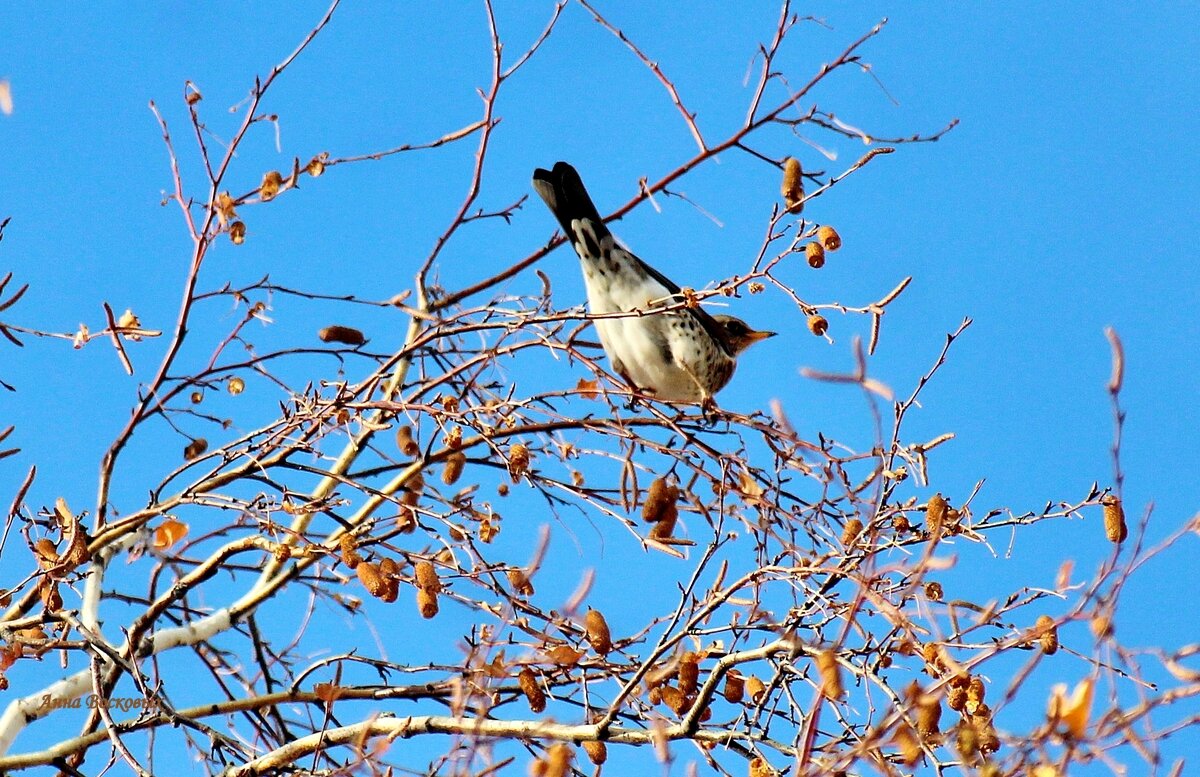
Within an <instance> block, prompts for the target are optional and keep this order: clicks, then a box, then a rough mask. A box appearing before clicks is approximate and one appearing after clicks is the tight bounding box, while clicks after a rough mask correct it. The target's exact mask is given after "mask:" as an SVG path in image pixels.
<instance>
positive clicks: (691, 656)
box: [678, 651, 700, 696]
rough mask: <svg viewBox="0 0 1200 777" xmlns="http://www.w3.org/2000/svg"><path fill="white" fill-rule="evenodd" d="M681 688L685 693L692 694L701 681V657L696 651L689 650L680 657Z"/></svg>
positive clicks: (679, 675) (679, 674)
mask: <svg viewBox="0 0 1200 777" xmlns="http://www.w3.org/2000/svg"><path fill="white" fill-rule="evenodd" d="M678 677H679V690H681V691H683V692H684V694H685V695H688V696H690V695H692V694H694V693H695V692H696V689H697V688H698V687H699V681H700V657H699V656H697V655H696V654H695V653H692V652H690V651H689V652H687V653H684V654H683V656H682V657H681V658H680V659H679V671H678Z"/></svg>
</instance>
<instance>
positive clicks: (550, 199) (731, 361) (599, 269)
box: [533, 162, 775, 405]
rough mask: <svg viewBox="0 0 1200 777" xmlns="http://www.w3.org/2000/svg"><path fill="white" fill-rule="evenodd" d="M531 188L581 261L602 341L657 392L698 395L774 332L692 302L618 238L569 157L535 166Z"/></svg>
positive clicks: (614, 359)
mask: <svg viewBox="0 0 1200 777" xmlns="http://www.w3.org/2000/svg"><path fill="white" fill-rule="evenodd" d="M533 188H534V190H535V191H537V193H538V195H539V196H540V197H541V198H542V199H543V200H545V202H546V205H548V206H549V207H550V210H551V212H553V213H554V217H555V218H556V219H558V223H559V224H561V225H562V228H563V234H564V235H565V236H566V238H567V239H568V240H569V241H571V244H572V245H574V246H575V253H577V254H579V259H580V261H581V263H582V265H583V280H584V284H585V285H586V286H587V296H588V307H589V309H590V310H591V312H592V313H593V314H608V313H633V315H628V316H614V317H603V318H597V319H595V325H596V331H597V332H598V333H599V334H600V343H601V344H602V345H603V346H604V352H605V353H606V354H608V358H609V361H610V362H611V363H612V366H613V369H614V370H615V371H616V372H617V374H619V375H620V376H621V377H623V378H624V379H625V380H626V382H628V383H629V384H630V385H631V386H633V387H634V388H636V389H640V390H641V391H643V392H645V393H646V394H648V395H651V396H653V397H654V398H656V399H661V400H665V401H668V402H697V401H698V402H701V403H703V404H705V405H708V404H710V403H711V402H712V396H713V395H714V394H716V393H717V392H718V391H720V390H721V389H722V388H723V387H724V386H725V384H726V383H728V382H729V379H730V378H731V377H733V369H734V366H735V365H736V364H737V357H738V354H740V353H741V352H742V351H744V350H745V349H746V348H748V347H750V346H751V345H753V344H754V343H756V342H758V341H759V340H763V339H765V338H768V337H771V336H772V335H774V334H775V333H774V332H760V331H757V330H754V329H751V328H750V327H749V326H747V324H746V323H745V322H744V321H742V320H741V319H738V318H734V317H733V316H724V315H717V316H714V315H710V314H709V313H708V312H707V311H705V310H704V309H703V308H701V307H699V306H697V305H692V306H689V307H676V308H675V309H673V310H658V311H657V312H656V309H660V308H664V307H670V306H672V305H676V306H677V305H678V304H679V303H682V302H684V301H685V297H684V295H683V293H682V292H681V290H680V288H679V286H678V285H676V284H675V283H673V282H672V281H671V280H670V279H669V278H667V277H666V276H665V275H663V274H662V273H660V272H659V271H658V270H656V269H654V268H653V267H651V266H650V265H648V264H646V263H645V262H643V261H642V260H641V259H639V258H637V257H636V256H634V255H633V254H632V253H631V252H630V251H628V250H627V249H625V248H623V247H622V246H620V245H619V244H618V243H617V241H616V239H615V238H614V237H613V235H612V233H611V232H609V231H608V228H607V227H605V226H604V222H603V221H602V220H601V218H600V213H599V212H598V211H597V210H596V206H595V205H593V204H592V199H591V197H589V196H588V193H587V189H585V188H584V186H583V181H582V180H581V179H580V177H579V173H577V172H576V171H575V168H574V167H571V166H570V165H569V164H567V163H566V162H559V163H557V164H556V165H554V169H553V170H542V169H541V168H538V169H537V170H534V171H533Z"/></svg>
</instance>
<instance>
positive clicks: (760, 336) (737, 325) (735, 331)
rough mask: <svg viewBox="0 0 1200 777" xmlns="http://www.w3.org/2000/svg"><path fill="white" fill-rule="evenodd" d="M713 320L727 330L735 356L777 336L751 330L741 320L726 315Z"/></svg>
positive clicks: (772, 333) (727, 338) (726, 336)
mask: <svg viewBox="0 0 1200 777" xmlns="http://www.w3.org/2000/svg"><path fill="white" fill-rule="evenodd" d="M713 318H714V319H716V321H717V323H718V324H720V325H721V328H722V329H723V330H725V338H726V340H727V341H728V342H729V347H731V348H732V349H733V353H734V355H737V354H739V353H741V352H742V351H744V350H746V349H747V348H749V347H750V346H752V345H754V344H755V343H757V342H758V341H759V340H766V339H767V338H768V337H774V336H775V333H774V332H762V331H759V330H757V329H751V328H750V326H749V325H748V324H747V323H746V322H745V321H743V320H741V319H740V318H734V317H733V316H726V315H717V316H713Z"/></svg>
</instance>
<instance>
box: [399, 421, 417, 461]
mask: <svg viewBox="0 0 1200 777" xmlns="http://www.w3.org/2000/svg"><path fill="white" fill-rule="evenodd" d="M396 447H397V448H399V449H400V452H401V453H403V454H404V455H405V456H416V455H417V454H418V453H420V452H421V446H420V445H417V441H416V440H414V439H413V430H412V427H411V426H409V425H408V424H405V425H404V426H401V427H400V428H399V429H397V430H396Z"/></svg>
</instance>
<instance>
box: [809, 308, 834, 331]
mask: <svg viewBox="0 0 1200 777" xmlns="http://www.w3.org/2000/svg"><path fill="white" fill-rule="evenodd" d="M808 331H810V332H812V333H813V334H814V335H816V336H817V337H821V336H822V335H824V334H825V333H826V332H827V331H829V322H828V321H827V320H826V319H825V316H822V315H820V314H819V313H813V314H812V315H810V316H809V317H808Z"/></svg>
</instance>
